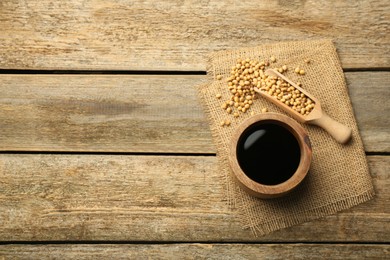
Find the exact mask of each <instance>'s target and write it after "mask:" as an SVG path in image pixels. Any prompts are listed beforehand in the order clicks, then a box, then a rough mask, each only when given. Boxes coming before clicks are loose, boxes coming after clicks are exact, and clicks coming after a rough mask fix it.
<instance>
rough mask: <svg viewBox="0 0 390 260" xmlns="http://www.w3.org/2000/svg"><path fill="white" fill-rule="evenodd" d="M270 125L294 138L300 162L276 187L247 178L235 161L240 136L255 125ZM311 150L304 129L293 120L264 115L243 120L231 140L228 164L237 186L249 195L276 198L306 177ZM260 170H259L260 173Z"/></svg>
mask: <svg viewBox="0 0 390 260" xmlns="http://www.w3.org/2000/svg"><path fill="white" fill-rule="evenodd" d="M262 123H272V124H275V125H279V126H282V127H284V128H285V129H287V130H288V131H289V132H290V133H292V134H293V136H294V137H295V138H296V140H297V142H298V144H299V148H300V161H299V164H298V168H297V169H296V171H295V173H294V174H293V175H292V176H291V177H290V178H289V179H288V180H286V181H284V182H282V183H279V184H276V185H265V184H261V183H259V182H256V181H254V180H252V179H251V178H249V177H248V176H247V175H246V174H245V172H244V171H243V170H242V168H241V167H240V165H239V162H238V160H237V145H238V142H239V140H240V137H241V136H242V134H243V133H244V132H245V130H247V129H248V128H249V127H251V126H254V125H256V124H262ZM311 158H312V150H311V144H310V140H309V136H308V135H307V133H306V131H305V129H303V128H302V126H301V125H300V124H298V123H297V122H296V121H295V120H293V119H292V118H290V117H287V116H285V115H282V114H276V113H264V114H259V115H255V116H252V117H250V118H248V119H247V120H245V121H244V122H243V123H242V124H241V125H240V126H239V127H238V129H237V130H236V132H235V133H234V135H233V138H232V140H231V146H230V151H229V162H230V166H231V169H232V171H233V173H234V176H235V179H236V180H237V182H238V184H239V185H240V186H241V187H242V188H243V189H244V190H245V191H246V192H248V193H249V194H251V195H253V196H255V197H259V198H276V197H281V196H284V195H286V194H288V193H289V192H290V191H292V190H293V189H295V188H296V187H297V186H298V185H299V184H300V183H301V182H302V181H303V179H304V178H305V177H306V175H307V173H308V171H309V168H310V163H311ZM261 170H262V169H259V171H261Z"/></svg>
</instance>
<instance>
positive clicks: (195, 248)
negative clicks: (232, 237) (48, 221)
mask: <svg viewBox="0 0 390 260" xmlns="http://www.w3.org/2000/svg"><path fill="white" fill-rule="evenodd" d="M0 251H1V252H2V253H1V255H2V256H1V255H0V259H2V258H1V257H3V259H8V258H17V259H31V258H34V259H42V260H43V259H80V260H82V259H96V258H97V257H98V258H99V259H100V258H106V257H108V256H109V257H110V258H113V259H124V258H125V259H172V258H175V259H268V258H272V259H324V258H327V259H329V258H331V259H335V260H336V259H342V260H344V259H385V258H386V255H387V256H388V255H389V254H390V246H389V245H357V244H347V245H342V244H304V245H302V244H246V245H245V244H195V243H194V244H160V245H157V244H147V245H145V244H128V245H107V244H100V245H5V246H0Z"/></svg>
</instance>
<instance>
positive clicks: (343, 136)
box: [254, 69, 352, 144]
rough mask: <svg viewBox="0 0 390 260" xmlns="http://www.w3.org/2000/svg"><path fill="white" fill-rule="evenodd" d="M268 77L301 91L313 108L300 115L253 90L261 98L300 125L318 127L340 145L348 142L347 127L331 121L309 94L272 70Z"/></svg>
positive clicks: (349, 135) (266, 95)
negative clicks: (310, 101) (311, 101)
mask: <svg viewBox="0 0 390 260" xmlns="http://www.w3.org/2000/svg"><path fill="white" fill-rule="evenodd" d="M265 73H266V74H268V75H269V76H276V77H279V78H281V79H283V80H284V81H286V82H288V83H290V85H291V86H293V87H294V88H296V89H298V90H299V91H301V92H302V93H303V94H305V95H306V96H307V97H309V98H310V99H311V100H313V101H314V108H313V109H312V111H311V112H310V113H309V114H308V115H302V114H300V113H298V112H297V111H295V110H293V109H292V108H290V107H289V106H288V105H286V104H284V103H283V102H280V101H279V100H278V99H276V98H275V97H273V96H271V95H269V94H268V92H264V91H261V90H260V89H258V88H256V87H255V88H254V90H255V91H256V92H257V93H259V94H260V95H261V96H263V97H264V98H266V99H267V100H269V101H271V102H272V103H274V104H275V105H277V106H278V107H280V108H282V109H283V110H284V111H286V112H287V113H289V114H290V115H291V116H292V117H294V118H295V119H296V120H297V121H299V122H301V123H308V124H312V125H317V126H319V127H322V128H323V129H324V130H326V131H327V132H328V133H329V134H330V135H331V136H332V137H333V138H334V139H335V140H336V141H337V142H339V143H341V144H345V143H346V142H348V141H349V139H350V138H351V135H352V131H351V129H350V128H348V127H347V126H345V125H343V124H340V123H339V122H337V121H335V120H333V119H332V118H330V117H329V116H328V115H327V114H325V112H323V111H322V109H321V104H320V101H318V99H316V98H315V97H313V96H312V95H311V94H310V93H308V92H307V91H306V90H304V89H302V88H301V87H299V86H298V85H297V84H295V83H294V82H292V81H291V80H289V79H288V78H287V77H285V76H283V75H282V74H280V73H279V72H277V71H276V70H273V69H268V70H266V72H265Z"/></svg>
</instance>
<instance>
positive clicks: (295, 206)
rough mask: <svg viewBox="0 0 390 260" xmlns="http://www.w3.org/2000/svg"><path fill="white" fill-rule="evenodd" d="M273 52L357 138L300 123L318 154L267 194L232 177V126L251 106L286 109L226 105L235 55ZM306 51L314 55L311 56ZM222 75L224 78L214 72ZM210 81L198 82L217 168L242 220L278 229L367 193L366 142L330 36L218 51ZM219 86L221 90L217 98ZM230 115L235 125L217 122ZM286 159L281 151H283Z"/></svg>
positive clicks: (264, 56)
mask: <svg viewBox="0 0 390 260" xmlns="http://www.w3.org/2000/svg"><path fill="white" fill-rule="evenodd" d="M271 56H274V57H276V59H277V60H276V62H275V63H272V64H271V67H281V66H282V65H284V64H286V65H287V66H288V68H289V70H288V72H287V73H286V74H285V75H286V76H287V77H289V78H290V79H291V80H293V81H295V82H301V83H302V85H303V88H305V89H306V90H307V91H308V92H309V93H311V94H312V95H314V96H315V97H316V98H317V99H319V100H320V102H321V105H322V109H323V111H325V112H326V113H327V114H328V115H329V116H330V117H332V118H333V119H335V120H336V121H338V122H340V123H342V124H345V125H347V126H348V127H350V128H351V129H352V132H353V133H352V140H351V141H350V142H349V143H348V144H347V145H341V144H338V143H337V142H336V141H335V140H334V139H332V137H331V136H330V135H329V134H328V133H327V132H325V131H324V130H323V129H321V128H319V127H317V126H311V125H305V124H304V125H302V126H303V127H304V128H305V129H306V130H307V131H308V133H309V137H310V139H311V143H312V148H313V160H312V165H311V167H310V171H309V174H308V176H307V178H306V179H305V180H304V182H303V183H302V184H301V185H300V186H299V187H298V189H296V190H295V191H293V192H292V193H291V194H289V195H288V196H287V197H284V198H278V199H272V200H262V199H258V198H254V197H251V196H250V195H248V194H246V193H245V192H244V191H243V190H241V188H240V187H239V186H238V185H237V184H236V183H235V182H234V179H233V177H232V174H233V173H232V172H231V170H230V167H229V161H228V150H229V145H230V139H231V136H232V134H233V133H234V131H235V128H236V127H237V126H238V125H239V124H240V123H241V122H242V121H243V120H245V119H246V118H248V117H250V112H251V111H254V112H255V113H261V109H262V108H265V107H266V108H268V110H269V111H270V112H276V113H281V114H285V115H287V114H286V113H285V112H283V111H282V110H281V109H279V108H278V107H276V106H275V105H273V104H272V103H269V102H268V101H267V100H265V99H263V98H261V97H260V98H259V99H257V100H255V102H254V104H253V106H252V107H251V108H250V110H249V111H248V112H247V113H245V114H241V115H240V117H239V118H237V119H236V118H233V116H232V115H231V114H227V113H226V111H224V110H223V109H222V108H221V104H222V103H223V102H224V101H226V100H228V99H229V98H230V93H229V91H228V88H227V82H226V78H227V77H228V76H230V70H231V67H232V66H234V65H235V64H236V61H237V59H238V58H241V59H242V58H243V59H246V58H249V59H255V60H259V61H264V60H268V59H269V57H271ZM305 59H310V60H311V62H310V63H309V64H306V63H305V62H304V60H305ZM295 67H300V68H303V69H304V70H305V71H306V75H303V76H302V75H297V74H296V73H294V72H293V69H294V68H295ZM217 75H222V76H223V79H222V80H217V79H216V77H217ZM208 76H209V79H210V80H209V83H207V84H203V85H201V86H199V87H198V92H199V95H200V97H201V100H202V103H203V106H204V108H205V111H206V114H207V116H208V119H209V124H210V128H211V131H212V135H213V140H214V142H215V144H216V148H217V157H218V164H219V165H218V166H219V167H218V168H219V171H220V173H221V176H223V178H224V179H225V180H226V196H227V197H228V199H229V201H230V202H231V205H232V206H233V208H234V209H235V210H236V211H237V212H238V213H239V216H240V218H241V221H242V223H243V226H244V227H247V228H250V229H252V231H253V232H254V233H255V234H256V235H265V234H267V233H270V232H272V231H274V230H278V229H281V228H285V227H289V226H292V225H296V224H299V223H303V222H306V221H309V220H312V219H316V218H320V217H323V216H326V215H329V214H334V213H336V212H338V211H341V210H344V209H347V208H350V207H352V206H354V205H357V204H359V203H362V202H365V201H368V200H370V199H371V198H372V197H373V196H374V189H373V185H372V181H371V177H370V174H369V171H368V166H367V161H366V157H365V153H364V148H363V144H362V141H361V138H360V135H359V131H358V128H357V124H356V120H355V117H354V114H353V110H352V105H351V102H350V99H349V95H348V89H347V86H346V83H345V79H344V74H343V71H342V68H341V65H340V62H339V59H338V56H337V52H336V49H335V47H334V45H333V43H332V41H330V40H320V41H300V42H282V43H275V44H267V45H261V46H258V47H254V48H246V49H239V50H233V51H220V52H216V53H213V54H212V55H211V56H210V58H209V61H208ZM217 93H220V94H222V98H221V99H216V98H215V96H216V94H217ZM224 119H230V120H231V121H232V125H231V126H230V127H221V126H220V122H221V121H222V120H224ZM280 160H281V161H282V160H283V158H280Z"/></svg>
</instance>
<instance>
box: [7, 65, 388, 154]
mask: <svg viewBox="0 0 390 260" xmlns="http://www.w3.org/2000/svg"><path fill="white" fill-rule="evenodd" d="M345 74H346V78H347V81H348V86H349V92H350V95H351V99H352V103H353V107H354V109H355V114H356V118H357V121H358V123H359V129H360V131H361V135H362V137H363V142H364V145H365V149H366V151H369V152H389V151H390V138H389V135H388V126H389V125H390V118H389V116H388V115H389V114H390V103H389V102H388V100H389V99H390V92H389V86H390V72H359V73H354V72H348V73H345ZM204 80H205V76H185V75H181V76H161V75H159V76H157V75H156V76H152V75H139V76H135V75H130V76H129V75H0V92H1V95H0V131H1V135H0V150H1V151H83V152H101V151H102V152H153V153H156V152H175V153H181V152H185V153H215V148H214V145H213V142H212V139H211V134H210V130H209V126H208V123H207V121H206V119H205V115H204V113H203V111H202V108H201V104H200V102H199V100H198V99H197V97H196V91H195V86H196V85H198V84H200V83H201V82H204Z"/></svg>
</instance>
